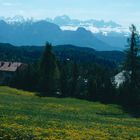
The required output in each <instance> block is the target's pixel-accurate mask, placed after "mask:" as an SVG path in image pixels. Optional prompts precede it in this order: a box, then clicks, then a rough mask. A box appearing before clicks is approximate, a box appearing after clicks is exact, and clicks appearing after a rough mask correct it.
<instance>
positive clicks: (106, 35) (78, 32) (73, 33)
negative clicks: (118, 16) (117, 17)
mask: <svg viewBox="0 0 140 140" xmlns="http://www.w3.org/2000/svg"><path fill="white" fill-rule="evenodd" d="M0 19H1V20H0V42H3V43H11V44H13V45H18V46H20V45H43V44H45V42H46V41H49V42H51V43H52V44H53V45H61V44H72V45H76V46H81V47H90V48H94V49H96V50H123V49H124V46H125V44H126V38H127V35H128V33H127V32H123V31H122V32H117V31H115V29H116V28H122V27H121V25H119V24H117V23H115V22H112V21H110V22H105V21H103V20H101V21H98V20H87V21H80V20H72V19H70V18H69V17H68V16H60V17H56V18H54V19H53V20H52V19H48V18H47V19H45V20H34V19H25V18H23V17H22V16H16V17H14V18H2V17H1V18H0ZM66 26H67V27H70V26H71V27H73V28H75V30H71V29H64V27H66ZM91 26H92V27H93V28H98V29H99V30H100V29H106V31H107V30H108V29H109V28H111V29H114V31H113V30H112V31H111V30H110V31H109V32H103V31H99V32H93V31H92V30H89V29H88V28H89V27H91Z"/></svg>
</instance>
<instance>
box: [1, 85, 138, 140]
mask: <svg viewBox="0 0 140 140" xmlns="http://www.w3.org/2000/svg"><path fill="white" fill-rule="evenodd" d="M0 139H1V140H10V139H14V140H22V139H25V140H32V139H33V140H44V139H45V140H55V139H56V140H61V139H64V140H140V119H138V118H137V119H136V118H132V117H131V116H129V115H128V114H126V113H124V112H123V110H122V109H121V107H120V106H117V105H104V104H101V103H97V102H96V103H94V102H88V101H83V100H78V99H70V98H66V99H58V98H41V97H37V96H35V95H34V93H30V92H25V91H20V90H16V89H12V88H9V87H0Z"/></svg>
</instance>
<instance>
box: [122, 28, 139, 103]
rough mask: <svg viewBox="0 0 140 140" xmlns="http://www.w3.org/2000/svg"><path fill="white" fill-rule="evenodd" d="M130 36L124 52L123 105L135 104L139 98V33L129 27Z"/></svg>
mask: <svg viewBox="0 0 140 140" xmlns="http://www.w3.org/2000/svg"><path fill="white" fill-rule="evenodd" d="M130 31H131V36H130V38H129V39H128V43H129V44H128V47H129V48H128V50H127V51H126V61H125V65H124V69H125V74H124V76H125V82H124V85H123V86H124V89H125V90H124V91H123V92H124V93H123V94H125V97H124V98H125V99H124V100H125V103H127V104H132V105H134V104H137V103H138V102H139V98H140V57H139V41H140V38H139V33H138V32H137V30H136V27H135V26H134V25H132V26H131V27H130Z"/></svg>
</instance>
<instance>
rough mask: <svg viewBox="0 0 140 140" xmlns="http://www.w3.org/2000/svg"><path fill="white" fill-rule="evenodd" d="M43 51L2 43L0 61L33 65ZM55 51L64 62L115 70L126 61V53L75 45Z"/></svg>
mask: <svg viewBox="0 0 140 140" xmlns="http://www.w3.org/2000/svg"><path fill="white" fill-rule="evenodd" d="M43 50H44V47H39V46H21V47H15V46H13V45H10V44H3V43H0V60H1V61H3V60H5V61H11V60H12V61H21V62H25V63H31V62H35V61H37V60H38V59H39V58H40V56H41V54H42V52H43ZM53 50H54V52H55V54H56V56H57V57H58V59H60V60H62V61H65V60H67V59H70V60H72V61H76V62H77V63H99V64H102V65H107V66H109V67H112V68H113V67H116V66H117V65H118V64H120V63H122V61H123V60H124V53H123V52H120V51H95V50H94V49H92V48H85V47H77V46H73V45H59V46H54V47H53Z"/></svg>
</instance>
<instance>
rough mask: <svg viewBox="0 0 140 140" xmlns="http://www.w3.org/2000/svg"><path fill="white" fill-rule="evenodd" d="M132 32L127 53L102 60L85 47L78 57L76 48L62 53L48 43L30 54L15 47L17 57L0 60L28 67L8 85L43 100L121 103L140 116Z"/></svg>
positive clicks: (139, 75)
mask: <svg viewBox="0 0 140 140" xmlns="http://www.w3.org/2000/svg"><path fill="white" fill-rule="evenodd" d="M130 31H131V35H130V37H129V38H128V45H127V48H126V50H125V52H124V53H123V52H122V53H121V52H110V54H108V55H107V54H105V53H103V52H102V54H100V57H99V56H98V52H96V51H95V50H93V52H92V53H91V51H90V49H89V50H88V48H87V49H86V48H83V49H84V51H81V50H80V49H82V48H76V49H77V50H78V49H79V50H80V51H81V52H80V51H79V52H78V54H77V50H76V51H75V50H74V49H75V48H74V47H73V46H70V47H71V48H69V49H67V50H64V49H62V48H63V46H62V48H61V49H62V50H59V49H60V47H59V46H57V47H55V48H54V47H53V46H52V45H51V43H48V42H47V43H46V44H45V47H43V49H44V50H42V47H37V48H36V50H32V49H30V51H29V50H28V49H26V47H24V48H15V49H13V52H14V53H15V54H16V55H17V57H16V55H14V56H15V58H12V55H10V54H9V53H8V55H7V56H6V57H7V58H6V57H5V56H4V55H1V56H2V57H1V59H3V60H4V59H5V60H10V59H11V58H12V59H13V60H16V61H22V62H24V63H27V64H28V65H27V67H26V68H25V69H24V70H22V71H17V72H16V74H15V76H14V77H13V78H11V79H10V80H9V82H8V83H7V85H9V86H11V87H15V88H18V89H24V90H28V91H35V92H36V93H37V95H38V96H41V97H44V96H47V97H48V96H49V97H58V98H64V97H72V98H80V99H85V100H89V101H99V102H102V103H106V104H120V105H122V106H123V107H124V109H127V110H126V111H128V112H130V113H132V114H133V115H137V116H138V115H139V113H140V56H139V41H140V38H139V34H138V32H137V30H136V27H135V26H134V25H132V26H131V27H130ZM1 49H3V48H1ZM55 49H56V50H55ZM54 50H55V51H54ZM5 51H6V49H5ZM85 51H87V52H85ZM16 52H17V53H16ZM20 53H22V55H21V54H20ZM24 53H25V54H24ZM100 53H101V52H100ZM115 53H116V55H117V56H116V58H115V56H114V54H115ZM3 54H4V53H3ZM34 54H37V55H34ZM18 55H19V56H20V57H18ZM97 56H98V57H97ZM17 58H18V59H19V60H18V59H17ZM119 72H123V78H124V81H123V82H122V83H121V84H119V86H117V83H116V81H115V75H116V74H118V73H119Z"/></svg>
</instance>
